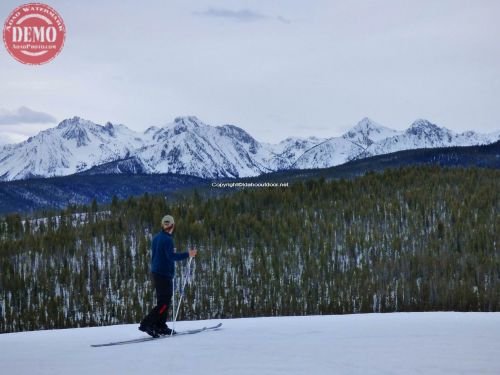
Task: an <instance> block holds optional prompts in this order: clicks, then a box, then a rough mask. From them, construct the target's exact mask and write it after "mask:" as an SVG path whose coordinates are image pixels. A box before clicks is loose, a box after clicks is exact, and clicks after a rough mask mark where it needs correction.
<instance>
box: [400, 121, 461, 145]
mask: <svg viewBox="0 0 500 375" xmlns="http://www.w3.org/2000/svg"><path fill="white" fill-rule="evenodd" d="M406 133H407V134H408V135H409V136H414V137H416V138H417V139H420V140H423V141H425V142H427V143H429V144H430V145H432V144H434V143H436V144H442V143H443V142H451V141H452V139H453V136H454V134H453V132H452V131H451V130H448V129H446V128H442V127H439V126H437V125H436V124H433V123H432V122H430V121H428V120H424V119H418V120H416V121H414V122H413V123H412V124H411V126H410V127H409V128H408V129H407V130H406Z"/></svg>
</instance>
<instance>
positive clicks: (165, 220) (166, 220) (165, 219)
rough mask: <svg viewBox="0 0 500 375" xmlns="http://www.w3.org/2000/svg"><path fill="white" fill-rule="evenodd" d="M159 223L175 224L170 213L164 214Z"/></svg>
mask: <svg viewBox="0 0 500 375" xmlns="http://www.w3.org/2000/svg"><path fill="white" fill-rule="evenodd" d="M161 224H162V225H163V224H175V221H174V218H173V217H172V216H171V215H165V216H163V219H161Z"/></svg>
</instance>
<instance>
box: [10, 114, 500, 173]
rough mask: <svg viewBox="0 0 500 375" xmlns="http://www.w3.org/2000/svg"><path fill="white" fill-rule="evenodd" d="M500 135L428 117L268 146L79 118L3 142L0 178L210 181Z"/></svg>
mask: <svg viewBox="0 0 500 375" xmlns="http://www.w3.org/2000/svg"><path fill="white" fill-rule="evenodd" d="M499 139H500V132H496V133H491V134H478V133H475V132H473V131H468V132H465V133H461V134H455V133H454V132H452V131H451V130H448V129H446V128H440V127H438V126H437V125H434V124H432V123H430V122H429V121H427V120H417V121H415V122H414V123H413V124H412V125H411V126H410V128H409V129H407V130H406V131H404V132H403V131H396V130H393V129H389V128H387V127H384V126H382V125H380V124H377V123H376V122H374V121H372V120H370V119H368V118H364V119H362V120H361V121H360V122H359V123H358V124H357V125H356V126H354V127H353V128H352V129H350V130H349V131H348V132H346V133H345V134H344V135H343V136H341V137H334V138H330V139H326V140H325V139H319V138H315V137H309V138H305V139H302V138H286V139H285V140H284V141H282V142H280V143H278V144H268V143H261V142H258V141H257V140H255V139H254V138H253V137H252V136H251V135H250V134H248V133H247V132H246V131H244V130H243V129H241V128H239V127H237V126H234V125H223V126H211V125H208V124H205V123H203V122H202V121H200V120H199V119H198V118H196V117H195V116H186V117H178V118H176V119H175V120H174V121H173V122H172V123H169V124H166V125H164V126H162V127H150V128H148V129H147V130H146V131H145V132H144V133H142V134H141V133H137V132H134V131H132V130H130V129H128V128H127V127H125V126H123V125H113V124H110V123H107V124H106V125H105V126H101V125H98V124H95V123H93V122H91V121H87V120H83V119H81V118H79V117H74V118H72V119H67V120H64V121H63V122H61V123H60V124H59V125H58V126H57V127H56V128H52V129H48V130H45V131H42V132H41V133H39V134H38V135H36V136H34V137H31V138H29V139H28V140H27V141H25V142H22V143H19V144H15V145H6V146H4V147H0V181H9V180H18V179H24V178H29V177H33V176H41V177H50V176H63V175H69V174H73V173H76V172H82V171H86V170H89V169H92V171H91V173H100V174H103V173H178V174H185V175H193V176H198V177H203V178H220V177H250V176H258V175H260V174H262V173H267V172H274V171H278V170H286V169H290V168H293V169H314V168H326V167H332V166H336V165H340V164H344V163H346V162H348V161H351V160H354V159H360V158H365V157H368V156H374V155H381V154H387V153H391V152H396V151H401V150H408V149H416V148H433V147H448V146H472V145H481V144H489V143H493V142H495V141H497V140H499Z"/></svg>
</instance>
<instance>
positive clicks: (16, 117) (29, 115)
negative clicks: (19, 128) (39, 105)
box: [0, 106, 57, 125]
mask: <svg viewBox="0 0 500 375" xmlns="http://www.w3.org/2000/svg"><path fill="white" fill-rule="evenodd" d="M56 121H57V120H56V119H55V117H54V116H52V115H50V114H48V113H45V112H38V111H34V110H32V109H30V108H28V107H24V106H23V107H19V108H18V109H16V110H14V111H8V110H5V109H0V125H14V124H34V123H39V124H46V123H53V122H56Z"/></svg>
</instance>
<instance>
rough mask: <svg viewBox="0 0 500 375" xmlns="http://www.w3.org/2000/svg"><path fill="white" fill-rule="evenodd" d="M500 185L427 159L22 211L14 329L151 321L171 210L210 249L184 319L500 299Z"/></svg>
mask: <svg viewBox="0 0 500 375" xmlns="http://www.w3.org/2000/svg"><path fill="white" fill-rule="evenodd" d="M499 185H500V171H497V170H487V169H441V168H436V167H413V168H406V169H397V170H387V171H385V172H384V173H380V174H379V173H369V174H367V175H365V176H362V177H358V178H356V179H353V180H337V181H325V180H324V179H317V180H308V181H303V182H299V183H295V184H293V185H291V186H290V187H288V188H269V189H254V190H242V191H237V192H234V193H232V194H230V195H227V196H224V197H221V198H210V199H207V198H203V197H201V196H200V195H199V194H194V195H193V196H192V197H190V198H189V199H185V200H182V201H179V202H175V203H174V202H172V203H171V202H170V201H169V199H168V197H164V196H151V195H147V194H146V195H144V196H142V197H139V198H129V199H127V200H123V201H119V200H117V199H114V200H113V202H112V203H111V204H110V205H109V206H107V207H98V206H97V204H95V202H94V203H93V204H91V205H89V206H80V207H76V206H72V207H69V208H68V209H66V210H63V211H59V212H44V213H42V214H40V215H39V216H38V219H35V218H25V217H22V216H21V215H9V216H7V217H6V218H4V220H2V221H0V267H1V268H0V272H1V273H0V332H2V333H3V332H15V331H24V330H34V329H52V328H67V327H85V326H99V325H109V324H122V323H134V322H138V321H140V319H141V318H142V317H143V315H144V314H145V313H146V312H147V311H148V310H149V309H150V308H151V307H152V305H153V304H154V300H155V296H154V292H153V290H152V285H151V280H150V270H149V267H150V245H151V239H152V236H153V235H154V234H155V233H156V232H158V231H159V229H160V225H159V222H160V218H161V217H162V216H163V215H164V214H166V213H171V214H172V215H173V216H174V217H175V218H176V223H177V229H176V232H175V234H174V238H175V243H176V247H177V250H178V251H185V250H186V249H187V248H188V247H196V248H197V249H198V250H199V253H198V256H197V257H196V260H195V269H194V274H193V278H194V280H193V283H192V285H191V286H190V287H189V288H188V289H187V291H186V295H185V300H184V303H183V307H182V309H181V312H180V316H179V319H180V320H185V319H209V318H232V317H254V316H277V315H308V314H346V313H366V312H395V311H431V310H456V311H498V310H499V308H500V298H499V297H500V249H499V242H500V238H499V237H500V235H499V233H500V230H499V229H500V218H499V208H500V207H499V206H500V203H499V202H500V201H499V187H500V186H499ZM184 264H185V263H184ZM183 271H184V268H183V265H179V264H178V266H177V276H176V284H177V285H180V283H181V277H182V274H183Z"/></svg>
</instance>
